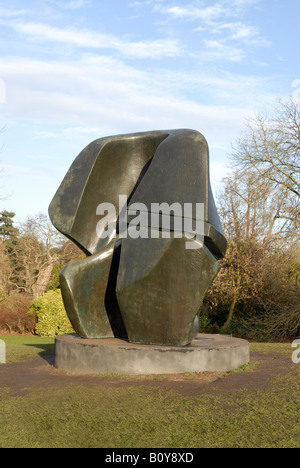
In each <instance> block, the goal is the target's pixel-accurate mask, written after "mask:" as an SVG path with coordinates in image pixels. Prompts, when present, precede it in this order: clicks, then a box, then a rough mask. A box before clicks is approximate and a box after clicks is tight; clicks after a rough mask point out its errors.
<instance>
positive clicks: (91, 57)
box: [0, 0, 300, 221]
mask: <svg viewBox="0 0 300 468" xmlns="http://www.w3.org/2000/svg"><path fill="white" fill-rule="evenodd" d="M0 34H1V40H0V126H1V125H2V126H4V127H5V131H4V132H2V133H1V134H0V145H2V152H1V154H0V167H1V168H2V173H1V180H0V186H1V189H0V194H2V195H3V194H4V195H7V196H8V198H7V199H6V200H0V211H1V210H3V209H8V210H12V211H14V212H15V213H16V220H17V221H24V220H26V219H27V217H28V216H32V215H35V214H37V213H40V212H42V213H47V209H48V205H49V203H50V201H51V199H52V197H53V195H54V193H55V192H56V189H57V188H58V186H59V184H60V182H61V180H62V178H63V177H64V175H65V173H66V171H67V170H68V168H69V166H70V165H71V163H72V162H73V160H74V159H75V157H76V156H77V154H78V153H79V152H80V151H81V150H82V149H83V148H84V147H85V146H86V145H87V144H88V143H90V142H91V141H93V140H94V139H96V138H100V137H103V136H108V135H113V134H122V133H129V132H138V131H148V130H158V129H175V128H192V129H196V130H199V131H200V132H201V133H203V134H204V136H205V137H206V139H207V140H208V144H209V147H210V162H211V180H212V184H213V190H214V192H215V193H217V191H218V189H219V187H220V184H219V182H220V180H221V179H222V177H223V176H225V175H226V173H227V171H228V170H229V169H228V153H229V152H230V150H231V146H232V144H234V142H235V140H236V138H237V137H238V136H239V134H240V132H241V130H242V129H243V128H244V124H245V118H247V117H249V116H251V115H253V114H255V113H258V112H268V111H270V110H271V109H272V108H273V107H274V105H275V104H276V101H277V100H278V99H279V98H283V99H286V98H288V97H289V96H291V95H292V94H293V93H299V96H300V91H299V89H298V88H300V65H299V56H300V2H299V0H285V1H283V0H215V1H214V0H213V1H208V0H199V1H198V0H191V1H183V0H177V1H176V0H139V1H136V0H109V1H103V0H66V1H61V0H38V1H37V0H27V1H26V2H24V0H23V1H21V0H11V1H10V2H7V0H6V1H2V0H0ZM298 80H299V81H298Z"/></svg>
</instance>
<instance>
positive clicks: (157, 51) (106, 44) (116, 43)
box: [11, 21, 184, 59]
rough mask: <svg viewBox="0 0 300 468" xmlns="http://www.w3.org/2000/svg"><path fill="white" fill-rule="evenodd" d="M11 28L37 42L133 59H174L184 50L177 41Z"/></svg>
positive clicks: (22, 25)
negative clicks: (101, 51) (109, 50)
mask: <svg viewBox="0 0 300 468" xmlns="http://www.w3.org/2000/svg"><path fill="white" fill-rule="evenodd" d="M11 26H12V27H13V28H14V29H15V30H16V31H17V32H19V33H22V34H25V35H27V36H28V37H31V38H33V39H35V40H36V41H50V42H59V43H63V44H71V45H73V46H75V47H81V48H92V49H99V50H100V49H113V50H116V51H118V52H120V53H122V55H123V56H127V57H134V58H140V59H144V58H154V59H155V58H161V57H175V56H180V55H181V54H182V53H183V49H184V48H183V46H182V44H181V43H180V42H179V41H178V40H173V39H155V40H150V39H149V40H142V41H129V40H128V39H124V38H120V37H117V36H113V35H109V34H101V33H98V32H94V31H88V30H77V29H73V28H66V29H62V28H58V27H55V26H49V25H47V24H44V23H33V22H20V21H17V22H13V23H11Z"/></svg>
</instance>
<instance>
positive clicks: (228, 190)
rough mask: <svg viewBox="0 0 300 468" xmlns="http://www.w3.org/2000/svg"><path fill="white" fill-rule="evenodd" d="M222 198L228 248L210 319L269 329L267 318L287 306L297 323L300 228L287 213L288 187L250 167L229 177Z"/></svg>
mask: <svg viewBox="0 0 300 468" xmlns="http://www.w3.org/2000/svg"><path fill="white" fill-rule="evenodd" d="M291 198H292V200H291ZM217 203H218V210H219V214H220V217H221V222H222V225H223V229H224V232H225V235H226V237H227V239H228V250H227V252H226V255H225V258H224V259H223V260H222V262H221V264H222V268H221V271H220V272H219V274H218V276H217V278H216V279H215V281H214V283H213V286H212V288H211V289H210V291H209V293H208V295H207V298H206V304H205V305H206V309H207V310H208V311H209V314H210V317H211V319H214V320H216V321H217V322H218V324H219V326H221V327H222V328H223V330H224V331H227V330H228V329H229V327H230V326H231V325H232V320H233V319H234V317H235V316H236V319H237V320H238V321H239V322H242V321H244V322H245V323H246V322H247V324H249V323H250V322H251V323H254V322H255V321H256V322H257V323H258V322H259V323H260V324H262V323H264V327H265V328H266V326H267V325H268V323H267V319H266V317H268V320H269V321H270V318H271V317H272V321H274V320H273V319H275V317H276V314H278V312H279V311H283V310H285V313H286V314H289V313H292V311H294V312H293V314H294V315H293V317H294V318H293V321H294V322H295V320H296V317H297V313H298V320H299V322H300V311H299V308H298V309H297V307H296V306H297V304H299V302H300V291H299V287H297V284H296V282H295V281H296V279H295V278H296V277H295V275H294V274H292V272H293V271H294V272H297V271H298V270H297V269H298V268H300V252H299V248H297V245H298V241H299V232H297V231H296V230H295V229H293V228H292V226H293V223H291V222H290V220H289V219H287V217H286V213H287V212H288V211H289V210H290V209H291V207H293V206H294V203H295V200H294V198H293V197H291V196H290V194H289V190H288V189H287V188H285V187H279V186H275V185H274V184H272V183H271V181H265V180H263V179H262V178H261V177H260V174H259V173H257V172H256V171H255V170H254V169H252V170H250V169H249V170H248V172H242V173H239V172H235V173H234V174H233V175H232V176H231V177H229V178H226V179H224V187H223V189H222V191H221V192H220V194H219V196H218V198H217ZM281 213H282V215H281ZM297 310H298V312H297ZM275 322H276V321H275ZM290 323H291V322H290ZM275 328H276V327H275V325H274V327H273V329H274V330H275ZM277 329H278V327H277Z"/></svg>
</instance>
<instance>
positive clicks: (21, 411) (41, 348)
mask: <svg viewBox="0 0 300 468" xmlns="http://www.w3.org/2000/svg"><path fill="white" fill-rule="evenodd" d="M0 339H3V336H2V337H1V336H0ZM4 339H5V341H6V343H7V348H8V354H9V355H11V356H12V359H14V357H13V356H16V357H17V358H19V357H20V353H21V351H23V352H24V353H25V355H26V358H31V357H32V356H34V355H38V354H39V353H40V352H47V353H48V352H49V351H50V350H51V349H52V350H53V341H54V340H52V341H51V340H48V339H45V338H42V339H39V338H36V337H10V336H9V337H5V336H4ZM14 346H15V347H16V348H14V349H13V350H11V349H10V348H11V347H14ZM251 348H252V345H251ZM254 348H255V350H256V351H257V350H260V351H262V352H267V350H266V349H267V347H266V346H265V344H264V346H262V347H261V345H260V344H254ZM262 348H263V349H262ZM272 351H274V352H278V353H284V354H285V355H286V354H287V351H289V353H290V354H291V346H290V345H286V346H284V347H283V346H282V345H276V344H274V345H273V346H272ZM25 355H23V358H25ZM257 368H259V366H256V365H252V364H251V363H250V365H248V366H243V368H240V369H238V370H237V371H238V372H243V373H245V372H248V373H249V378H250V379H251V378H252V376H253V373H255V372H256V371H257ZM299 377H300V365H293V364H291V360H290V359H289V360H287V367H286V372H285V375H284V376H281V377H280V378H279V377H278V376H274V378H273V380H272V381H271V382H270V385H269V387H268V388H267V390H259V391H257V390H256V391H254V390H251V386H249V388H244V387H243V389H239V388H237V389H236V390H232V391H227V392H223V393H220V392H218V393H216V392H210V391H209V390H208V391H207V393H206V394H201V395H199V396H197V397H184V396H182V395H181V394H179V393H177V392H175V391H170V390H165V389H162V388H158V386H157V387H153V386H151V387H146V386H143V382H142V381H141V380H138V381H137V382H136V384H137V385H132V386H130V384H129V383H128V385H125V386H124V385H123V386H119V387H118V385H114V384H113V385H101V383H100V384H99V385H97V386H88V385H82V386H66V387H64V388H59V387H55V386H52V387H48V388H39V389H31V390H30V391H28V392H25V393H24V394H21V395H12V394H11V393H10V392H9V390H8V389H6V388H1V389H0V415H1V424H0V447H42V448H43V447H51V448H55V447H65V448H67V447H78V448H80V447H106V448H134V447H136V448H139V447H144V448H194V447H197V448H198V447H199V448H201V447H206V448H214V447H236V448H237V447H241V448H247V447H250V448H254V447H266V448H267V447H270V448H272V447H276V448H280V447H285V448H289V447H291V448H293V447H297V448H298V447H299V445H300V418H299V416H300V386H299ZM224 378H225V379H226V378H230V374H228V376H227V377H226V376H225V377H224ZM117 379H118V378H116V380H117ZM208 388H210V387H209V386H208Z"/></svg>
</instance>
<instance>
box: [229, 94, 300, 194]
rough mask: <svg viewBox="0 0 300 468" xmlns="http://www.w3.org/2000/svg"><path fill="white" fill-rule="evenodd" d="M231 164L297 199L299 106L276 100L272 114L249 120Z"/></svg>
mask: <svg viewBox="0 0 300 468" xmlns="http://www.w3.org/2000/svg"><path fill="white" fill-rule="evenodd" d="M232 161H233V162H234V163H235V164H237V165H238V167H239V169H240V170H244V171H245V170H248V169H249V168H252V169H253V168H254V169H255V170H256V171H257V173H258V174H260V176H261V177H262V179H263V180H269V181H270V182H271V183H273V184H274V185H275V186H280V187H282V188H284V189H287V190H289V191H290V192H291V193H292V194H293V195H295V196H296V197H297V198H298V200H299V197H300V103H296V102H295V101H294V100H293V99H292V98H290V99H289V100H288V101H286V102H283V101H279V106H278V108H276V109H275V112H274V115H273V116H271V117H269V116H268V115H258V116H257V117H256V118H252V119H248V121H247V128H246V130H245V132H244V134H243V135H242V136H241V137H240V138H239V139H238V140H237V145H236V148H235V149H234V151H233V154H232Z"/></svg>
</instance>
